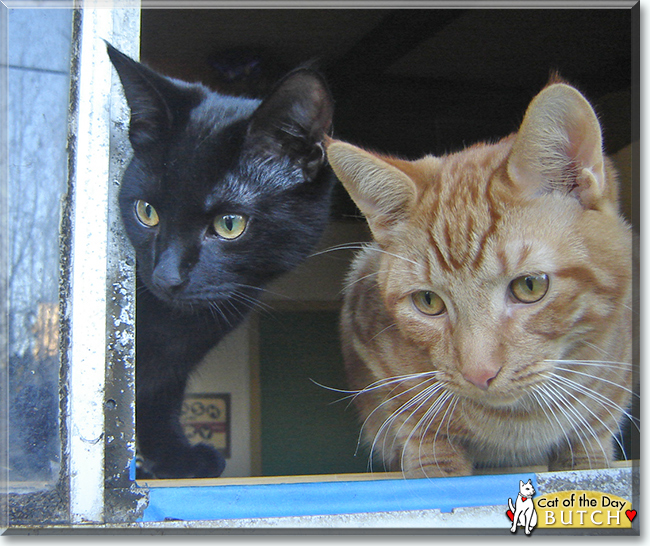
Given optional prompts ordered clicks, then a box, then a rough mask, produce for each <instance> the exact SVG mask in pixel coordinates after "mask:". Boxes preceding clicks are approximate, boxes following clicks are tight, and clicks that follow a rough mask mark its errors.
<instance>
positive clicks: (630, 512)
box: [625, 510, 636, 522]
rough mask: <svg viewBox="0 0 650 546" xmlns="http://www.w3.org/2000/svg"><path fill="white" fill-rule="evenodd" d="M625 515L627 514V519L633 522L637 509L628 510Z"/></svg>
mask: <svg viewBox="0 0 650 546" xmlns="http://www.w3.org/2000/svg"><path fill="white" fill-rule="evenodd" d="M625 515H626V516H627V519H629V520H630V522H632V521H634V518H635V517H636V510H628V511H626V512H625Z"/></svg>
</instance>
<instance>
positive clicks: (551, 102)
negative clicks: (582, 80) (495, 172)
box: [508, 83, 612, 209]
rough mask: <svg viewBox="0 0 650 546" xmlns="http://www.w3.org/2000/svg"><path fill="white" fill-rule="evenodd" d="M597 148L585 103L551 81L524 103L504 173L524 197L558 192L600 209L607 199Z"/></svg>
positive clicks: (597, 136) (595, 123) (594, 126)
mask: <svg viewBox="0 0 650 546" xmlns="http://www.w3.org/2000/svg"><path fill="white" fill-rule="evenodd" d="M602 146H603V144H602V135H601V130H600V124H599V123H598V119H597V117H596V114H595V112H594V110H593V108H592V107H591V105H590V104H589V103H588V102H587V100H586V99H585V98H584V97H583V96H582V95H581V94H580V92H579V91H577V90H576V89H575V88H573V87H571V86H570V85H567V84H564V83H554V84H552V85H549V86H548V87H546V88H545V89H543V90H542V91H541V92H540V93H539V94H538V95H537V96H536V97H535V98H534V99H533V101H532V102H531V103H530V105H529V107H528V110H527V111H526V115H525V116H524V120H523V122H522V124H521V127H520V128H519V132H518V133H517V135H516V138H515V143H514V145H513V148H512V152H511V154H510V158H509V160H508V174H509V176H510V178H511V179H512V180H513V181H514V182H515V184H517V186H518V187H519V188H520V189H522V190H523V192H524V195H526V196H529V197H534V196H537V195H541V194H543V193H548V192H549V191H563V192H565V193H572V194H573V195H575V196H576V197H577V198H578V199H579V201H580V202H581V203H582V205H583V207H585V208H587V209H601V208H603V206H608V205H609V204H607V200H609V199H611V195H612V191H611V188H608V187H607V186H608V184H611V182H608V181H607V179H606V177H605V158H604V156H603V151H602Z"/></svg>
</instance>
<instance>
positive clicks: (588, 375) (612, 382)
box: [547, 360, 639, 398]
mask: <svg viewBox="0 0 650 546" xmlns="http://www.w3.org/2000/svg"><path fill="white" fill-rule="evenodd" d="M547 362H571V363H573V364H578V365H580V364H583V361H581V360H575V361H567V360H565V361H557V360H551V361H547ZM616 364H621V363H616ZM555 369H556V370H558V371H563V372H568V373H573V374H576V375H581V376H583V377H589V378H590V379H595V380H596V381H602V382H603V383H607V384H609V385H613V386H614V387H616V388H617V389H621V390H623V391H625V392H627V393H629V394H631V395H632V396H636V397H637V398H638V397H639V395H638V394H637V393H635V392H634V391H633V390H632V389H630V388H629V387H626V386H624V385H621V384H620V383H616V382H615V381H610V380H609V379H605V378H604V377H600V376H598V375H593V374H590V373H587V372H581V371H579V370H575V369H571V368H561V367H559V366H557V367H556V368H555Z"/></svg>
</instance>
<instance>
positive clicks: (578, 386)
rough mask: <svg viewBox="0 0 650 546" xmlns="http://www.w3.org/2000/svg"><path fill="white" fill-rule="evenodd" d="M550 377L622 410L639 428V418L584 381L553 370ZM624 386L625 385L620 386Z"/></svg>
mask: <svg viewBox="0 0 650 546" xmlns="http://www.w3.org/2000/svg"><path fill="white" fill-rule="evenodd" d="M547 377H548V379H549V380H551V381H553V382H555V383H562V384H565V385H567V386H568V387H570V388H571V389H573V390H574V391H575V392H579V393H580V394H583V395H585V396H587V397H588V398H590V399H591V400H593V401H594V402H596V403H597V404H598V405H600V406H601V407H603V408H611V409H613V410H615V411H616V412H620V413H622V414H623V416H625V417H626V418H627V419H629V420H630V421H631V422H632V424H634V426H635V427H636V428H637V429H639V419H638V418H636V417H634V416H633V415H632V414H630V413H629V412H628V411H627V410H626V409H625V408H623V407H621V406H620V405H619V404H616V403H614V402H612V401H611V400H610V399H609V398H607V397H605V396H603V395H602V394H600V393H599V392H598V391H595V390H593V389H590V388H589V387H586V386H585V385H583V384H582V383H579V382H577V381H574V380H572V379H570V378H568V377H565V376H563V375H559V374H554V373H553V372H548V375H547ZM620 388H623V387H620ZM633 394H634V395H635V396H638V395H637V394H636V393H633Z"/></svg>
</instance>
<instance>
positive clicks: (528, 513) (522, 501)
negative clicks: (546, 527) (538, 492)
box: [506, 480, 537, 535]
mask: <svg viewBox="0 0 650 546" xmlns="http://www.w3.org/2000/svg"><path fill="white" fill-rule="evenodd" d="M534 494H535V488H534V487H533V484H532V483H531V481H530V480H528V482H527V483H524V482H523V481H521V480H519V495H517V501H516V502H515V505H514V506H513V505H512V499H508V506H509V507H510V510H508V511H507V512H506V514H507V516H508V517H509V518H510V519H511V520H512V527H511V528H510V532H511V533H516V532H517V526H518V525H521V526H522V527H523V528H524V532H525V533H526V534H527V535H530V532H531V531H532V530H533V529H534V528H535V526H536V525H537V512H536V511H535V504H534V503H533V495H534Z"/></svg>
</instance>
